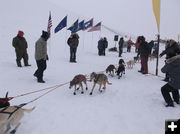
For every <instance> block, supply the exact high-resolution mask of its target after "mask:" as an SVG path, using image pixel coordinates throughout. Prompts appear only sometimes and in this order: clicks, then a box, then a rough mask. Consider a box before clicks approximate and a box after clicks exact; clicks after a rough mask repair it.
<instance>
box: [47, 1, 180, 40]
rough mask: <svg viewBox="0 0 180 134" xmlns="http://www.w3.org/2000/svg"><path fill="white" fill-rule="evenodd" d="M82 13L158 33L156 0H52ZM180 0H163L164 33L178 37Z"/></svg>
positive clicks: (118, 26)
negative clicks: (154, 9)
mask: <svg viewBox="0 0 180 134" xmlns="http://www.w3.org/2000/svg"><path fill="white" fill-rule="evenodd" d="M49 1H51V2H54V3H56V4H58V5H59V6H61V7H63V8H64V9H67V10H69V11H72V12H73V13H75V14H77V15H78V17H82V18H83V17H84V18H86V19H88V18H91V17H94V18H95V21H96V22H98V21H102V22H103V24H104V25H107V26H109V27H112V28H113V29H117V30H118V31H121V32H128V33H131V34H134V35H142V34H144V35H145V36H147V37H148V38H154V37H155V34H157V27H156V21H155V17H154V14H153V11H152V0H89V1H88V0H49ZM179 13H180V0H161V23H160V26H161V28H160V34H161V36H162V37H164V38H165V37H166V38H174V39H177V35H178V34H180V28H179V27H180V14H179Z"/></svg>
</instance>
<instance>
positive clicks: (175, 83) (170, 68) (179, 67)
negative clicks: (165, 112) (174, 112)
mask: <svg viewBox="0 0 180 134" xmlns="http://www.w3.org/2000/svg"><path fill="white" fill-rule="evenodd" d="M161 71H162V72H163V73H168V74H169V81H168V83H167V84H165V85H164V86H163V87H162V88H161V93H162V95H163V97H164V100H165V101H166V103H167V105H166V107H174V103H173V100H174V101H175V102H176V103H177V104H180V103H179V89H180V55H177V56H174V57H171V58H169V59H167V60H166V64H165V65H164V67H163V68H162V69H161ZM170 92H171V93H172V97H173V100H172V98H171V96H170V94H169V93H170Z"/></svg>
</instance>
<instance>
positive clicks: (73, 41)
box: [67, 33, 79, 63]
mask: <svg viewBox="0 0 180 134" xmlns="http://www.w3.org/2000/svg"><path fill="white" fill-rule="evenodd" d="M67 44H68V45H69V47H70V62H75V63H76V52H77V47H78V44H79V35H78V34H77V33H72V34H71V36H70V37H69V38H68V40H67Z"/></svg>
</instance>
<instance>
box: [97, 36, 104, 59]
mask: <svg viewBox="0 0 180 134" xmlns="http://www.w3.org/2000/svg"><path fill="white" fill-rule="evenodd" d="M97 47H98V55H99V56H101V55H103V49H104V47H103V38H101V39H100V40H99V41H98V46H97Z"/></svg>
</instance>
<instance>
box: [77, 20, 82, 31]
mask: <svg viewBox="0 0 180 134" xmlns="http://www.w3.org/2000/svg"><path fill="white" fill-rule="evenodd" d="M80 30H84V20H82V21H81V22H79V27H78V30H77V31H80Z"/></svg>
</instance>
